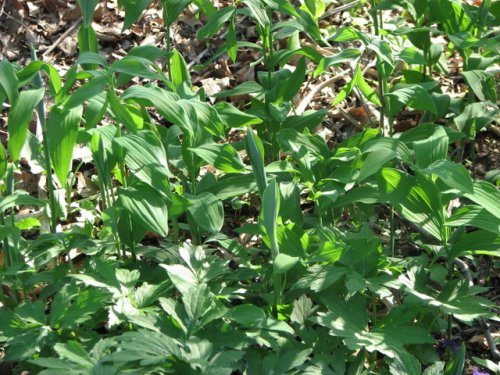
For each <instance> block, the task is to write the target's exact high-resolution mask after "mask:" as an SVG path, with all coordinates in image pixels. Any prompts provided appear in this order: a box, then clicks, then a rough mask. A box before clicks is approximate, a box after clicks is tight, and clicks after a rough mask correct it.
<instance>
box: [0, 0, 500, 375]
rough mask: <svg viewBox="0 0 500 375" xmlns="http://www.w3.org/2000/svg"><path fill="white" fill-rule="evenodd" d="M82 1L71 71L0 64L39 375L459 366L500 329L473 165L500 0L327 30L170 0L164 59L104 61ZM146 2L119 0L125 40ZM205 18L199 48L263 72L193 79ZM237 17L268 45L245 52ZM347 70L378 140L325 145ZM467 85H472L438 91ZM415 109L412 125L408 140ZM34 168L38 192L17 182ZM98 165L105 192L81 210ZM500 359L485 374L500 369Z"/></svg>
mask: <svg viewBox="0 0 500 375" xmlns="http://www.w3.org/2000/svg"><path fill="white" fill-rule="evenodd" d="M78 3H79V5H80V7H81V10H82V14H83V23H82V25H81V27H80V31H79V34H78V41H79V48H80V55H79V58H78V61H77V62H76V63H75V64H74V65H73V66H72V67H71V69H69V71H68V72H67V73H66V74H65V75H64V77H61V76H60V74H59V72H58V71H57V69H55V68H54V67H53V66H52V65H50V64H48V63H46V62H43V61H37V59H36V51H35V49H33V59H32V62H31V63H30V64H28V65H27V66H25V67H21V66H19V65H17V64H16V63H11V62H8V61H6V60H3V61H1V62H0V103H4V105H3V111H5V113H6V114H7V115H8V121H7V127H8V143H7V145H6V147H4V145H2V144H0V178H1V180H2V183H1V186H0V189H1V199H0V224H1V225H0V237H1V238H0V241H2V246H1V253H0V254H1V256H2V257H1V268H0V283H1V286H2V288H1V290H0V301H1V305H0V342H2V343H3V344H2V345H3V348H4V350H5V358H4V361H6V362H9V363H10V364H11V365H12V366H15V368H16V369H18V370H29V371H31V372H33V373H41V374H69V373H71V374H128V373H134V374H136V373H140V374H146V373H148V374H149V373H151V374H163V373H172V374H196V373H203V374H218V375H221V374H228V375H229V374H234V373H247V374H349V375H354V374H357V375H361V374H410V375H414V374H415V375H417V374H425V375H432V374H447V375H459V374H462V373H463V371H464V363H465V356H466V346H465V343H464V342H462V341H461V340H460V339H457V337H459V333H460V331H461V330H462V329H463V328H464V327H467V326H475V325H478V324H481V325H485V326H487V325H488V324H489V323H488V322H489V321H491V320H493V321H495V320H498V319H497V316H496V314H495V305H494V303H493V302H492V301H490V300H489V299H488V298H486V297H485V296H486V295H487V292H488V288H487V285H488V282H489V281H490V280H492V279H493V278H494V277H495V273H494V271H493V269H494V266H495V264H498V261H497V260H496V259H495V257H498V256H499V254H500V253H499V248H500V236H499V233H500V230H499V228H500V206H499V202H500V192H499V191H498V189H497V186H496V185H498V181H499V171H498V170H492V171H490V172H489V173H488V174H487V176H486V178H485V179H482V180H480V179H477V178H476V177H475V176H474V177H471V173H472V174H474V154H473V153H474V147H473V145H474V142H475V138H476V135H477V134H478V133H479V132H482V131H484V130H485V129H487V127H488V126H490V124H492V123H493V122H495V121H496V118H497V116H498V110H497V108H496V102H497V93H496V86H495V85H496V81H495V74H496V73H498V68H497V65H496V64H497V63H498V60H499V54H498V46H499V45H500V44H499V43H498V41H499V36H498V30H497V29H496V27H497V26H498V23H499V17H500V15H499V14H500V2H498V1H496V2H495V1H490V0H484V1H482V2H476V3H474V4H468V3H466V2H462V1H455V0H432V1H431V0H383V1H377V0H371V1H370V2H369V4H368V5H369V7H370V13H369V14H370V17H371V20H372V25H373V32H368V31H363V30H361V29H359V28H355V27H341V28H334V27H330V26H326V27H325V26H324V25H323V24H322V23H321V22H320V20H321V17H322V15H323V14H325V12H326V8H327V5H328V4H327V3H326V2H324V1H322V0H305V1H304V2H303V3H302V4H301V5H300V6H295V5H293V4H292V3H291V2H289V1H287V0H242V1H236V2H234V3H232V4H228V5H225V6H223V7H220V8H218V9H217V8H216V7H215V6H214V5H213V3H212V2H209V1H206V0H193V1H191V0H177V1H174V0H162V1H158V4H157V5H159V6H162V9H163V15H164V16H163V22H164V25H165V30H166V39H165V46H164V48H158V47H154V46H142V47H135V48H133V49H131V50H130V51H129V53H128V55H127V56H126V57H124V58H122V59H119V60H116V61H107V60H106V59H105V58H104V57H102V56H101V55H100V54H99V53H98V51H99V46H98V41H97V37H96V33H95V31H94V30H93V28H92V14H93V11H94V8H95V6H96V4H97V0H88V1H85V0H79V1H78ZM150 3H152V0H142V1H137V2H133V1H127V0H122V1H121V2H120V1H119V5H120V6H122V7H123V8H124V10H125V22H124V26H123V27H124V29H126V28H128V27H130V26H131V25H132V24H133V23H134V22H135V21H136V20H137V19H138V17H139V16H140V15H141V13H142V12H143V10H144V9H146V8H147V7H148V6H150ZM361 5H364V4H361ZM188 6H190V7H192V8H193V9H196V12H198V14H199V15H200V17H203V19H206V20H207V21H206V22H205V23H204V25H203V26H202V27H201V28H200V29H199V30H198V32H197V37H198V38H199V39H203V40H206V41H207V43H210V40H211V38H212V37H213V36H214V35H217V34H218V33H221V32H224V33H226V35H225V39H224V40H225V42H224V45H222V46H221V47H220V48H219V50H218V51H217V52H216V54H215V55H214V56H213V58H212V59H215V58H217V57H218V56H220V55H222V54H227V55H228V56H229V58H230V59H232V60H233V61H237V59H238V51H239V50H240V49H241V48H248V49H254V50H255V51H257V54H256V56H258V60H256V61H255V62H254V63H255V64H256V65H258V66H259V67H260V71H258V73H257V74H256V77H255V81H247V82H244V83H242V84H240V85H238V86H236V87H233V88H231V89H228V90H223V91H221V92H219V93H217V94H215V95H213V97H212V98H208V97H207V95H206V93H205V92H204V91H203V89H197V88H195V87H193V85H192V83H191V78H190V75H191V72H190V69H189V68H188V65H187V64H186V62H185V60H184V58H183V56H182V55H181V53H180V52H179V51H177V50H176V49H174V48H173V47H172V45H171V42H170V39H171V38H170V30H171V27H172V25H173V24H174V23H175V22H176V20H177V19H178V17H179V16H180V15H181V14H182V13H183V12H184V10H185V9H186V7H188ZM390 12H393V13H392V14H394V18H393V19H391V20H390V21H388V20H387V19H385V18H384V17H383V16H382V14H388V13H390ZM396 14H397V16H396ZM242 18H245V19H250V20H252V22H253V23H254V24H255V26H256V31H257V33H258V37H259V39H258V40H257V41H255V42H249V41H244V40H240V38H239V33H238V22H239V20H240V19H242ZM320 25H321V26H320ZM304 36H305V37H307V38H308V39H309V40H311V41H313V42H314V43H313V44H312V45H316V46H324V47H331V46H338V47H340V48H341V51H340V52H338V53H335V54H330V55H325V54H323V53H322V51H324V49H321V48H314V47H311V45H307V46H306V45H301V39H300V38H301V37H304ZM437 36H439V37H440V40H442V41H443V42H442V43H441V44H438V43H435V42H434V40H435V38H436V37H437ZM451 56H459V57H460V59H461V61H462V64H463V65H462V66H461V68H460V70H459V71H458V72H454V71H450V70H449V66H448V59H449V58H450V57H451ZM368 65H371V66H372V67H374V68H375V69H376V73H377V79H376V80H372V79H370V78H367V77H366V75H365V72H366V68H367V67H368ZM339 67H347V71H348V72H350V73H349V76H350V79H349V80H347V82H346V83H345V84H344V85H343V86H342V87H341V88H340V90H339V91H338V93H337V95H336V96H335V97H334V98H331V100H332V103H333V105H335V104H338V103H340V102H341V101H343V100H345V99H347V98H349V97H350V96H352V95H356V96H357V98H358V100H359V101H361V103H362V105H363V108H365V110H366V112H368V115H369V117H370V122H369V125H370V126H366V127H365V128H363V129H362V130H360V131H359V132H358V133H356V134H354V135H352V136H349V137H346V138H345V139H343V140H340V141H339V142H338V143H337V144H336V145H335V146H334V147H332V146H331V145H330V144H329V143H327V142H326V141H325V139H324V138H323V137H321V136H320V135H318V134H316V132H315V130H316V129H317V128H318V126H320V125H321V123H322V121H323V119H324V117H325V116H326V115H327V110H308V111H305V112H304V111H296V107H297V102H296V101H295V98H296V97H297V95H299V94H300V93H301V89H303V87H304V83H305V81H306V80H311V79H312V78H318V77H320V78H321V77H323V76H324V77H327V78H328V79H333V78H335V77H333V78H330V77H329V76H330V75H332V72H334V71H335V69H336V68H339ZM42 74H43V79H42ZM453 75H459V76H458V77H455V78H456V79H458V80H459V82H461V84H462V85H463V86H464V87H466V90H465V91H466V92H465V93H464V94H463V95H458V96H454V95H451V94H450V93H449V92H446V90H445V89H444V86H443V84H442V80H441V78H443V77H450V76H453ZM236 96H237V97H240V98H242V97H243V98H248V100H247V102H245V105H244V106H239V107H238V106H236V105H233V104H234V102H233V103H232V102H231V98H234V97H236ZM209 99H212V100H209ZM214 99H216V100H214ZM214 102H215V104H212V103H214ZM370 108H376V109H377V114H376V115H373V116H372V113H371V112H372V111H371V109H370ZM407 108H410V109H412V110H414V113H417V114H418V118H419V122H418V125H417V126H415V127H413V128H411V129H410V130H407V131H404V132H397V131H395V125H396V124H397V122H398V118H399V116H400V114H401V113H402V111H403V110H405V109H407ZM34 114H35V115H36V116H35V118H36V122H37V126H36V127H37V131H36V132H35V131H32V129H31V130H30V123H31V121H32V119H33V117H34V116H33V115H34ZM76 150H78V151H79V152H78V155H79V156H78V157H77V156H76ZM464 161H470V162H468V164H466V166H467V167H468V168H466V166H464ZM27 164H29V166H30V167H31V168H32V169H33V168H38V170H39V171H40V172H42V171H43V174H44V176H45V178H46V186H47V190H46V196H45V197H43V196H38V197H34V196H32V195H29V194H27V193H26V192H23V191H22V190H20V189H19V188H17V187H16V183H15V174H16V172H18V171H19V170H21V169H22V168H26V165H27ZM82 168H91V169H92V170H93V176H92V179H93V182H94V183H95V185H96V186H97V187H98V188H97V192H96V193H95V194H92V195H90V196H85V197H83V196H81V195H80V196H78V195H77V194H75V192H74V189H73V186H74V185H75V181H76V179H77V175H78V173H79V171H80V170H81V169H82ZM42 193H44V192H42ZM20 207H21V208H22V207H32V208H33V207H34V209H32V210H31V212H30V213H29V214H28V215H24V216H23V215H22V214H21V212H20V211H19V208H20ZM24 211H25V210H24ZM235 223H237V224H235ZM33 233H35V234H34V235H33ZM28 234H30V235H28ZM238 235H240V238H245V239H247V241H240V240H239V239H238ZM484 269H487V271H488V274H486V275H485V276H483V278H484V279H485V280H483V283H482V284H480V283H478V279H479V276H478V275H479V271H480V270H484ZM490 341H491V340H490ZM489 344H490V346H491V347H490V349H491V352H492V355H496V354H498V351H496V348H495V342H494V341H493V342H490V343H489ZM491 359H492V360H489V359H481V358H476V361H477V364H478V365H482V366H485V367H487V368H489V369H490V370H491V371H494V372H496V373H497V374H498V373H499V366H498V364H496V363H495V362H494V361H498V358H491Z"/></svg>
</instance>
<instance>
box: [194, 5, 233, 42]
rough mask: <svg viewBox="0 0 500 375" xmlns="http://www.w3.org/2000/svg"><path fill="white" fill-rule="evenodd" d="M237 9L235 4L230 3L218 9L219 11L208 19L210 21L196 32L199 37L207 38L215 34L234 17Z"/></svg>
mask: <svg viewBox="0 0 500 375" xmlns="http://www.w3.org/2000/svg"><path fill="white" fill-rule="evenodd" d="M235 10H236V7H235V6H234V5H228V6H225V7H222V8H221V9H220V10H218V11H217V13H215V14H214V15H212V16H211V17H210V18H209V19H208V22H207V23H206V24H205V25H203V26H202V27H201V28H200V29H199V30H198V32H197V33H196V37H197V39H205V38H207V37H210V36H212V35H214V34H215V33H216V32H217V31H219V30H220V29H221V28H222V26H224V24H225V23H226V22H227V21H228V20H229V19H230V18H231V17H232V15H233V14H234V12H235Z"/></svg>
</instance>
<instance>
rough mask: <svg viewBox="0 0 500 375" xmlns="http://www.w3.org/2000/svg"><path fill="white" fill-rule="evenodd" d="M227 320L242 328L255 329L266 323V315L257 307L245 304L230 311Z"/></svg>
mask: <svg viewBox="0 0 500 375" xmlns="http://www.w3.org/2000/svg"><path fill="white" fill-rule="evenodd" d="M227 318H228V319H230V320H233V321H235V322H236V323H238V324H241V325H242V326H246V327H253V326H259V325H260V324H263V323H264V322H265V321H266V313H265V312H264V310H262V309H261V308H260V307H257V306H255V305H251V304H243V305H237V306H235V307H233V308H232V309H230V310H229V312H228V314H227Z"/></svg>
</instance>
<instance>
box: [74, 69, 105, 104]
mask: <svg viewBox="0 0 500 375" xmlns="http://www.w3.org/2000/svg"><path fill="white" fill-rule="evenodd" d="M107 84H108V78H107V77H105V76H101V77H94V78H92V79H91V80H90V81H89V82H87V83H85V84H84V85H83V86H80V87H79V88H77V89H76V90H75V92H73V93H72V94H71V96H70V97H69V99H68V101H67V102H66V103H65V104H64V109H66V110H69V109H72V108H75V107H78V106H80V105H82V104H83V103H84V102H86V101H87V100H89V99H91V98H93V97H94V96H96V95H99V94H100V93H102V92H103V91H104V90H105V88H106V86H107Z"/></svg>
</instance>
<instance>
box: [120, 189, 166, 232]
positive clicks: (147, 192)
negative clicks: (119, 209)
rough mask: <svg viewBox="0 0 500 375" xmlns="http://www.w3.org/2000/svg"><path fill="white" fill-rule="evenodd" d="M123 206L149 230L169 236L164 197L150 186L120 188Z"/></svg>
mask: <svg viewBox="0 0 500 375" xmlns="http://www.w3.org/2000/svg"><path fill="white" fill-rule="evenodd" d="M118 193H119V201H120V203H121V204H122V206H123V207H124V208H125V209H126V210H127V211H128V212H129V213H130V215H132V217H134V219H136V220H138V221H139V222H140V223H141V224H143V225H144V226H145V227H146V228H147V229H149V230H151V231H153V232H155V233H158V234H159V235H161V236H163V237H166V236H167V235H168V212H167V205H166V202H165V200H164V199H163V197H162V196H161V195H160V194H159V193H157V192H156V190H154V189H153V188H151V187H150V186H149V185H146V184H144V183H136V184H135V185H134V186H131V187H127V188H119V189H118Z"/></svg>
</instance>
